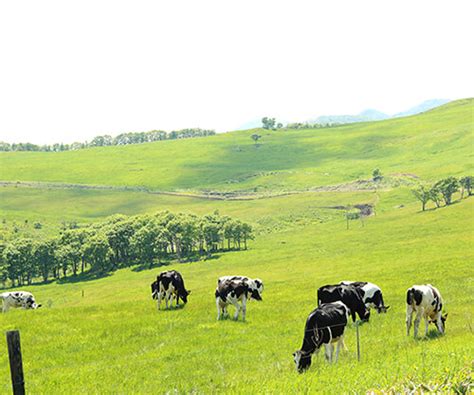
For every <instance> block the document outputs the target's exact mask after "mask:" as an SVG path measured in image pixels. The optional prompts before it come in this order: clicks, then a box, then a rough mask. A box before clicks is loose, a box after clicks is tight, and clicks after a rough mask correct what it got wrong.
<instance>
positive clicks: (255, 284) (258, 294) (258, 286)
mask: <svg viewBox="0 0 474 395" xmlns="http://www.w3.org/2000/svg"><path fill="white" fill-rule="evenodd" d="M249 290H250V293H251V295H250V297H251V298H252V299H255V300H259V301H261V300H262V292H263V281H262V280H260V279H259V278H256V279H255V280H253V281H251V282H250V283H249Z"/></svg>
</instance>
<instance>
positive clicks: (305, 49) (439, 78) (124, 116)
mask: <svg viewBox="0 0 474 395" xmlns="http://www.w3.org/2000/svg"><path fill="white" fill-rule="evenodd" d="M473 14H474V2H472V1H471V0H469V1H462V0H459V1H450V2H447V1H436V0H435V1H433V0H430V1H425V0H418V1H413V0H411V1H404V0H402V1H400V0H396V1H380V0H376V1H366V0H358V1H353V0H350V1H340V0H333V1H300V0H288V1H278V0H272V1H265V0H258V1H257V0H251V1H247V0H239V1H225V0H217V1H208V0H200V1H195V0H191V1H182V0H174V1H169V0H167V1H159V0H154V1H145V0H135V1H131V0H130V1H120V0H112V1H107V0H93V1H88V0H81V1H75V2H71V1H64V0H59V1H50V0H42V1H37V0H22V1H3V2H0V141H7V142H20V141H22V142H26V141H28V142H33V143H37V144H42V143H55V142H65V143H70V142H73V141H86V140H90V139H91V138H92V137H94V136H96V135H99V134H110V135H117V134H119V133H123V132H136V131H149V130H153V129H160V130H176V129H181V128H186V127H201V128H209V129H215V130H217V131H219V132H222V131H228V130H233V129H236V128H238V127H240V126H241V125H243V124H245V123H247V122H249V121H252V120H254V119H260V118H261V117H263V116H270V117H276V118H277V119H281V120H286V121H304V120H306V119H309V118H315V117H317V116H319V115H328V114H355V113H358V112H360V111H362V110H364V109H366V108H376V109H378V110H380V111H383V112H386V113H389V114H393V113H396V112H399V111H403V110H406V109H408V108H410V107H412V106H415V105H417V104H419V103H421V102H422V101H424V100H426V99H434V98H445V99H459V98H465V97H472V96H474V78H473V70H474V55H473V51H472V38H473V37H474V28H473V24H472V15H473Z"/></svg>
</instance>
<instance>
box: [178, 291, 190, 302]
mask: <svg viewBox="0 0 474 395" xmlns="http://www.w3.org/2000/svg"><path fill="white" fill-rule="evenodd" d="M190 293H191V291H187V290H185V289H183V290H182V291H180V292H179V297H180V298H181V300H182V301H183V302H184V303H188V295H189V294H190Z"/></svg>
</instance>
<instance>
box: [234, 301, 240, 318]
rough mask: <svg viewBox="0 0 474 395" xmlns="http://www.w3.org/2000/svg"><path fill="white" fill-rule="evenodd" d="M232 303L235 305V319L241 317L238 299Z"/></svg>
mask: <svg viewBox="0 0 474 395" xmlns="http://www.w3.org/2000/svg"><path fill="white" fill-rule="evenodd" d="M232 304H233V305H234V307H235V314H234V320H238V319H239V313H240V304H239V302H238V301H237V300H233V301H232Z"/></svg>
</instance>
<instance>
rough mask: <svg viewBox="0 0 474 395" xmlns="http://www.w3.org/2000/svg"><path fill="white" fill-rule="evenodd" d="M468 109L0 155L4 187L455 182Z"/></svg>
mask: <svg viewBox="0 0 474 395" xmlns="http://www.w3.org/2000/svg"><path fill="white" fill-rule="evenodd" d="M473 109H474V100H473V99H466V100H460V101H456V102H451V103H449V104H447V105H444V106H442V107H439V108H436V109H434V110H432V111H428V112H426V113H423V114H420V115H415V116H412V117H406V118H399V119H390V120H386V121H380V122H371V123H358V124H351V125H346V126H341V127H337V128H327V129H317V130H305V131H261V130H260V131H258V133H260V134H261V135H262V138H261V140H260V144H258V145H255V144H253V141H252V140H251V138H250V135H251V134H253V133H255V131H254V130H249V131H241V132H232V133H226V134H222V135H217V136H213V137H208V138H206V139H205V140H199V139H198V140H194V139H189V140H181V141H163V142H157V143H149V144H144V145H133V146H126V147H104V148H91V149H85V150H78V151H72V152H70V151H68V152H2V153H0V180H3V181H13V182H16V181H43V182H59V183H73V184H88V185H111V186H128V187H145V188H148V189H151V190H160V191H220V192H223V191H234V192H235V191H237V192H254V191H265V190H271V191H291V190H306V189H309V188H314V187H319V186H325V185H334V184H340V183H345V182H351V181H354V180H356V179H359V178H367V177H368V176H370V174H371V172H372V170H373V169H374V168H380V169H381V170H382V172H383V173H384V174H386V175H389V174H398V173H409V174H414V175H416V176H417V177H419V178H422V179H428V180H432V179H435V178H438V177H440V176H445V175H460V174H463V173H465V172H466V171H467V170H469V168H470V163H471V162H470V161H472V137H473V126H472V114H473Z"/></svg>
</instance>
